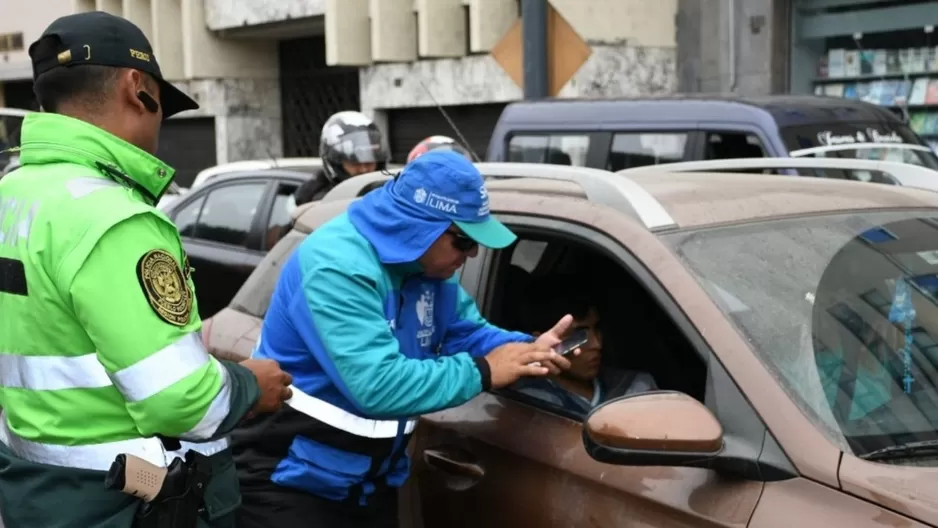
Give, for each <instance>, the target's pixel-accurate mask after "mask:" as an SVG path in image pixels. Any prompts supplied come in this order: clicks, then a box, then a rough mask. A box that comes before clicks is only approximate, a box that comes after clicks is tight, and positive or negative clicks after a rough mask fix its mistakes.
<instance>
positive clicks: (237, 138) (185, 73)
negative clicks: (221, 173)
mask: <svg viewBox="0 0 938 528" xmlns="http://www.w3.org/2000/svg"><path fill="white" fill-rule="evenodd" d="M21 7H22V6H19V4H17V3H16V2H2V3H0V85H2V93H3V98H2V100H0V105H5V106H13V107H20V108H26V109H29V110H37V109H38V108H37V105H36V103H35V101H34V98H33V95H32V83H31V77H32V69H31V65H30V62H29V56H28V53H27V49H28V47H29V44H30V43H32V42H33V41H35V40H36V39H37V38H38V37H39V36H40V34H41V33H42V31H43V30H44V29H45V28H46V26H48V24H49V23H50V22H52V21H53V20H54V19H55V18H57V17H59V16H63V15H67V14H71V13H76V12H82V11H93V10H99V11H106V12H108V13H112V14H115V15H119V16H123V17H125V18H127V19H129V20H131V21H133V22H134V23H135V24H137V25H138V26H139V27H140V28H141V29H142V30H143V32H144V33H145V34H146V35H147V37H148V38H149V40H150V42H151V44H152V45H153V48H154V54H155V55H156V57H157V60H158V61H159V63H160V68H161V70H162V72H163V75H164V76H165V77H166V78H167V79H168V80H171V81H173V82H174V83H176V84H178V85H179V86H180V87H181V88H183V89H184V90H186V91H187V92H188V93H190V94H192V95H193V97H194V98H195V99H196V100H197V101H198V102H199V104H200V105H201V108H200V109H199V110H197V111H192V112H185V113H183V114H181V115H180V116H179V117H178V118H173V119H170V120H168V121H167V122H166V123H165V124H164V126H163V133H162V135H161V141H160V151H159V152H158V155H159V156H160V157H161V158H163V159H164V160H166V161H168V162H169V163H171V164H172V165H173V166H175V167H176V168H177V170H178V173H179V183H180V184H181V185H186V184H188V183H189V182H191V179H192V178H194V177H195V174H196V173H197V172H198V171H199V170H201V169H203V168H206V167H209V166H212V165H215V164H216V163H224V162H226V161H235V160H240V159H250V158H258V157H260V158H266V157H269V156H271V155H279V154H280V152H281V151H282V148H283V147H282V144H281V133H280V130H281V119H282V117H281V110H280V91H279V80H278V77H277V73H278V70H279V68H278V64H277V61H276V56H277V42H276V40H273V39H267V40H261V41H251V42H245V41H241V40H231V39H224V38H221V37H220V36H219V35H218V34H217V33H216V32H214V31H211V30H210V29H209V28H208V27H207V22H206V18H205V17H206V14H207V11H206V10H205V8H204V5H203V2H202V1H201V0H35V1H34V2H32V3H31V5H30V9H29V10H25V9H22V8H21ZM14 11H15V12H14Z"/></svg>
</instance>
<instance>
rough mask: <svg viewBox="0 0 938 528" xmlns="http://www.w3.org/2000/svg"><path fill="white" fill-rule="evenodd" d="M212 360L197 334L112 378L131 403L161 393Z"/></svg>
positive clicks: (185, 337) (190, 335)
mask: <svg viewBox="0 0 938 528" xmlns="http://www.w3.org/2000/svg"><path fill="white" fill-rule="evenodd" d="M209 358H210V356H209V355H208V352H207V351H206V350H205V346H204V345H203V344H202V340H201V339H199V335H198V334H197V333H195V332H191V333H189V334H186V335H185V336H183V337H182V338H180V339H179V340H177V341H176V342H175V343H173V344H171V345H169V346H167V347H165V348H163V349H161V350H158V351H156V352H154V353H153V354H150V355H149V356H147V357H146V358H144V359H141V360H140V361H138V362H136V363H134V364H133V365H131V366H129V367H127V368H124V369H121V370H119V371H117V372H115V373H114V374H112V375H111V379H112V380H113V381H114V385H116V386H117V390H119V391H121V394H123V395H124V398H125V399H126V400H127V401H128V402H138V401H141V400H145V399H147V398H149V397H150V396H153V395H155V394H158V393H160V392H161V391H163V390H165V389H167V388H168V387H170V386H172V385H173V384H175V383H178V382H179V381H180V380H182V379H184V378H185V377H186V376H188V375H190V374H192V373H193V372H195V371H196V370H198V369H199V368H201V367H203V366H205V364H206V363H208V362H209Z"/></svg>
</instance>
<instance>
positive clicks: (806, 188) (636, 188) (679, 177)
mask: <svg viewBox="0 0 938 528" xmlns="http://www.w3.org/2000/svg"><path fill="white" fill-rule="evenodd" d="M476 166H477V167H479V169H480V171H481V172H482V173H483V174H484V175H486V176H487V177H488V178H489V179H488V180H487V182H486V187H487V188H488V190H489V193H490V194H491V196H493V198H494V199H495V200H499V199H510V197H509V196H507V195H508V194H511V193H522V194H530V195H540V196H551V197H555V198H560V199H573V200H577V201H582V200H588V201H591V202H595V203H598V204H601V205H605V206H607V207H610V208H613V209H616V210H617V211H619V212H620V213H622V214H623V215H625V216H628V217H630V218H632V219H633V220H637V221H639V222H640V223H644V225H645V227H646V228H648V229H649V230H650V231H653V232H663V231H669V230H674V229H693V228H701V227H707V226H713V225H719V224H730V223H747V222H757V221H761V220H768V219H772V218H784V217H792V216H801V215H823V214H831V213H837V212H845V211H856V210H883V209H901V208H922V207H925V208H938V193H935V192H932V191H926V190H920V189H913V188H908V187H900V186H897V185H886V184H881V183H862V182H855V181H843V180H834V179H826V178H816V177H798V176H774V175H765V174H733V173H725V172H693V173H690V172H688V173H671V172H668V171H667V168H666V166H662V169H661V170H660V171H648V172H644V173H641V174H635V175H630V176H626V175H623V174H613V173H611V172H608V171H602V170H598V169H588V168H584V167H570V166H558V165H542V164H533V163H477V164H476ZM524 174H531V175H535V177H531V176H524ZM511 175H515V176H511ZM382 178H384V179H386V178H387V175H381V174H379V173H373V174H370V175H363V176H359V177H356V178H352V179H350V180H346V181H345V182H343V183H342V184H340V186H338V187H336V189H335V190H334V194H333V193H330V194H329V195H327V196H326V197H325V198H323V201H326V202H328V201H341V202H342V203H347V200H348V199H350V197H354V196H355V194H354V191H355V190H359V191H364V190H366V189H369V188H372V187H373V186H374V184H375V183H376V182H380V181H382ZM350 191H351V192H350ZM616 194H618V196H613V195H616ZM500 195H502V196H500ZM495 208H496V210H497V205H496V207H495ZM316 209H318V207H307V208H304V209H303V210H301V211H297V212H296V214H297V216H296V218H297V224H298V225H304V226H311V225H316V222H315V220H314V219H315V218H317V217H318V216H319V214H318V213H316V212H315V210H316ZM555 210H557V209H555ZM559 210H560V211H562V208H561V209H559Z"/></svg>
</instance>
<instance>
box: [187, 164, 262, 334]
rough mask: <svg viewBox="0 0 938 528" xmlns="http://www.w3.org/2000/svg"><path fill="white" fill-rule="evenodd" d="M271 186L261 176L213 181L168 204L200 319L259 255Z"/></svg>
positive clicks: (223, 301)
mask: <svg viewBox="0 0 938 528" xmlns="http://www.w3.org/2000/svg"><path fill="white" fill-rule="evenodd" d="M270 185H271V180H270V179H269V178H263V177H258V178H237V179H230V180H224V181H218V182H214V183H212V184H208V185H206V186H205V187H204V188H202V189H199V190H197V191H195V192H194V193H192V195H191V196H187V197H186V198H185V199H184V201H183V200H181V201H180V203H179V204H178V205H177V206H176V207H173V208H172V211H171V212H170V215H169V216H170V218H171V219H172V220H173V221H174V222H175V223H176V227H177V228H178V229H179V233H180V235H181V236H182V241H183V246H184V248H185V250H186V254H187V255H188V257H189V263H190V265H191V266H192V268H193V270H194V271H193V275H192V277H193V281H194V283H195V289H196V297H197V299H198V303H199V315H200V316H201V317H202V318H203V319H205V318H208V317H211V316H212V315H214V314H215V313H216V312H218V311H219V310H221V309H222V308H224V307H225V306H227V305H228V302H229V301H230V300H231V298H232V297H234V294H235V293H236V292H237V291H238V288H240V287H241V284H243V283H244V281H245V280H246V279H247V277H248V276H249V275H250V274H251V272H252V271H253V270H254V268H255V267H256V266H257V264H259V263H260V261H261V260H262V259H263V258H264V254H265V252H264V251H262V250H261V240H262V239H263V234H262V233H261V229H260V227H259V224H260V223H261V222H264V223H266V222H267V218H268V211H269V200H267V193H268V191H269V187H270ZM174 205H176V204H174Z"/></svg>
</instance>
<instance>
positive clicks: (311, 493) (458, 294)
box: [233, 150, 572, 528]
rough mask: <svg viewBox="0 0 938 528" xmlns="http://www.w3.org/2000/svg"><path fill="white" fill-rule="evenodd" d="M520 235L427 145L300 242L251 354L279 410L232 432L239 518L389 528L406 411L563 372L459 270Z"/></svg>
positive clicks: (470, 171) (562, 324) (402, 468)
mask: <svg viewBox="0 0 938 528" xmlns="http://www.w3.org/2000/svg"><path fill="white" fill-rule="evenodd" d="M515 239H516V237H515V235H514V234H513V233H512V232H511V231H509V230H508V228H506V227H505V226H504V225H502V224H501V223H500V222H498V220H496V219H495V218H494V217H492V216H491V214H490V213H489V201H488V193H487V191H486V189H485V185H484V181H483V178H482V175H481V174H480V173H479V171H478V170H477V169H476V168H475V166H473V165H472V163H471V162H470V161H469V160H467V159H466V158H465V157H464V156H462V155H461V154H459V153H457V152H453V151H442V150H440V151H433V152H428V153H427V154H424V155H422V156H420V157H419V158H417V159H416V160H414V161H413V162H412V163H410V164H409V165H407V167H405V168H404V170H403V172H402V173H401V174H400V175H399V176H397V177H395V178H394V179H393V180H391V181H389V182H388V183H387V184H386V185H384V187H382V188H379V189H376V190H374V191H372V192H370V193H368V194H367V195H366V196H365V197H364V198H362V199H361V200H359V201H357V202H355V203H353V204H352V205H351V206H350V207H349V209H348V212H347V213H345V214H342V215H341V216H339V217H337V218H335V219H333V220H332V221H330V222H328V223H326V224H325V225H323V226H322V227H320V228H319V229H317V230H316V231H315V232H314V233H313V234H312V235H310V236H309V237H308V238H307V239H306V240H305V241H304V242H303V243H301V244H300V246H299V247H298V248H297V250H296V251H295V252H294V253H293V255H292V256H291V257H290V258H289V259H288V260H287V262H286V263H285V264H284V266H283V270H282V272H281V276H280V279H279V281H278V283H277V287H276V288H275V290H274V294H273V298H272V300H271V304H270V309H269V310H268V312H267V315H266V317H265V318H264V324H263V327H262V330H261V336H260V338H259V339H258V345H257V348H256V349H255V352H254V354H253V357H254V358H269V359H274V360H276V361H278V362H279V363H280V365H281V367H282V368H283V369H284V370H285V371H287V372H289V373H290V374H292V375H293V383H294V388H293V394H294V396H293V398H292V399H291V400H290V401H289V402H288V404H289V407H284V409H283V410H282V411H280V412H278V413H277V414H275V415H273V416H270V417H263V418H257V419H254V420H252V421H250V422H247V423H246V424H245V425H244V426H243V427H242V428H241V429H240V430H239V431H237V432H236V433H235V435H233V440H234V446H235V447H234V449H235V457H236V461H237V463H238V467H239V474H240V477H241V488H242V489H241V491H242V496H243V505H242V508H241V511H240V513H239V526H240V527H242V528H250V527H254V526H258V527H260V526H317V527H318V526H330V527H331V526H342V527H354V526H369V527H372V526H396V525H397V488H399V487H400V486H401V485H402V484H403V483H404V481H405V480H406V479H407V475H408V472H409V468H410V461H409V460H408V457H407V453H406V447H407V442H408V439H409V438H410V434H411V432H412V431H413V430H414V427H415V425H416V418H417V417H418V416H419V415H421V414H425V413H430V412H434V411H438V410H441V409H445V408H448V407H455V406H458V405H461V404H463V403H465V402H467V401H469V400H470V399H472V398H474V397H475V396H476V395H478V394H479V393H480V392H482V391H484V390H487V389H489V388H493V387H494V388H498V387H503V386H506V385H509V384H511V383H513V382H514V381H516V380H517V379H518V378H520V377H522V376H545V375H547V374H548V373H549V372H553V373H558V372H559V371H560V370H562V369H567V368H569V367H570V363H569V361H567V360H566V359H564V358H563V357H561V356H558V355H557V354H555V353H553V352H552V351H550V347H551V346H552V345H554V344H557V343H559V342H560V337H561V335H562V334H563V333H564V332H565V331H566V329H567V327H569V326H570V324H571V322H572V317H571V316H569V315H568V316H565V317H564V318H562V319H561V320H560V321H559V322H558V323H557V325H556V326H555V327H554V328H553V329H551V330H550V331H548V332H545V333H544V334H542V335H541V336H539V337H538V338H537V339H536V340H535V338H534V337H532V336H530V335H527V334H522V333H517V332H509V331H506V330H502V329H500V328H497V327H495V326H493V325H491V324H489V323H488V322H487V321H485V320H484V319H483V318H482V317H481V315H480V314H479V311H478V308H477V307H476V304H475V302H474V301H473V300H472V298H470V297H469V296H468V295H467V294H466V292H465V291H464V290H463V289H462V287H461V286H460V285H459V282H458V279H457V278H456V277H455V274H456V272H457V270H459V268H460V267H461V266H462V265H463V264H464V263H465V262H466V259H467V258H471V257H474V256H476V254H477V253H478V247H479V245H480V244H481V245H484V246H486V247H490V248H495V249H501V248H504V247H507V246H509V245H510V244H512V243H513V242H514V241H515Z"/></svg>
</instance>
